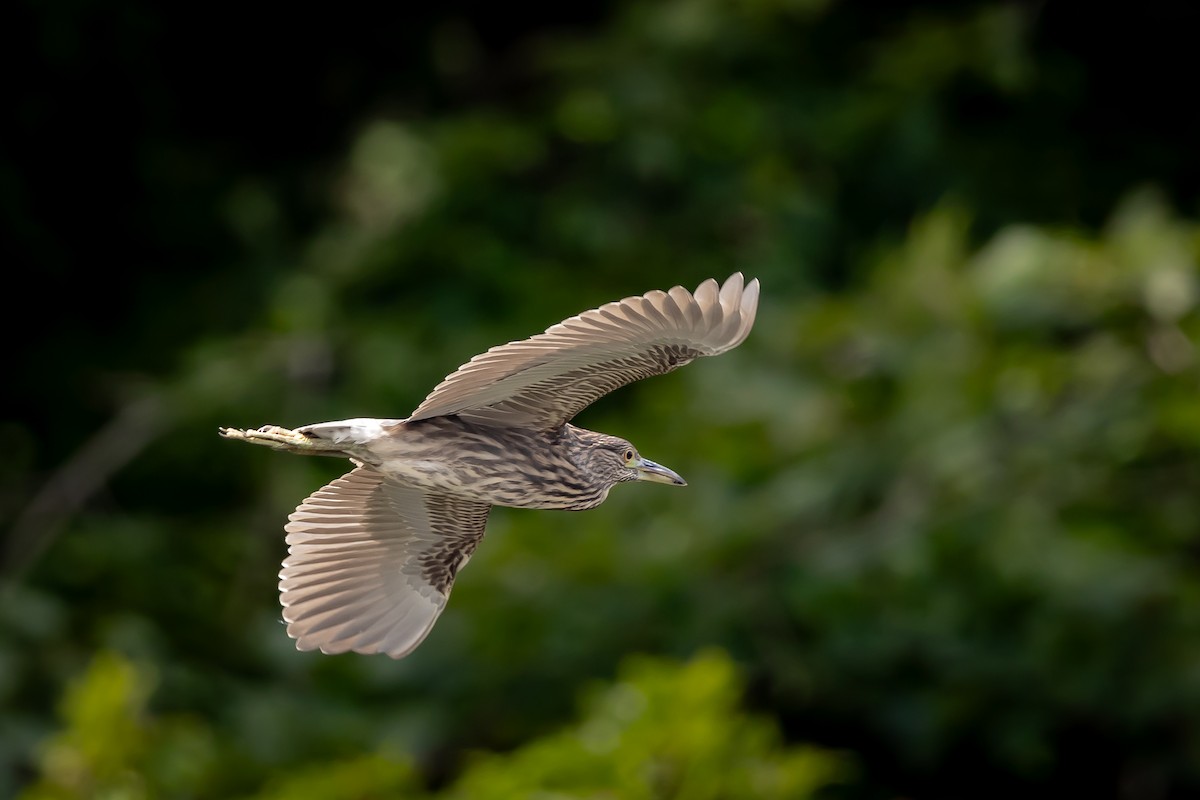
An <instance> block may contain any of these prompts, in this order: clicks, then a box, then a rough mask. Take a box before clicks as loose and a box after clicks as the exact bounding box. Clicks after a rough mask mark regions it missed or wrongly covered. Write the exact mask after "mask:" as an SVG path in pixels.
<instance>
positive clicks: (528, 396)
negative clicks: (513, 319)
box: [409, 272, 758, 429]
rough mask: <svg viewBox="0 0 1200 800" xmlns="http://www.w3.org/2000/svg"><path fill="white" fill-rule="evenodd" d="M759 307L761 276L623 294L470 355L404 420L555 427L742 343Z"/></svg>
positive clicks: (710, 280)
mask: <svg viewBox="0 0 1200 800" xmlns="http://www.w3.org/2000/svg"><path fill="white" fill-rule="evenodd" d="M757 309H758V280H757V279H756V280H752V281H750V283H749V284H746V285H744V286H743V282H742V274H741V273H740V272H739V273H736V274H735V275H733V276H732V277H730V278H729V280H727V281H725V285H724V286H721V287H720V288H719V289H718V287H717V282H716V281H714V280H712V279H711V278H710V279H709V280H707V281H705V282H704V283H702V284H700V286H699V287H698V288H697V289H696V292H695V294H692V293H690V292H688V291H687V290H686V289H684V288H683V287H681V286H676V287H675V288H673V289H671V290H670V291H669V292H662V291H653V292H647V293H646V294H644V295H642V296H641V297H627V298H625V299H624V300H619V301H617V302H615V303H608V304H606V305H603V306H600V308H596V309H592V310H591V311H585V312H583V313H582V314H580V315H578V316H575V317H571V318H570V319H567V320H564V321H563V322H560V323H559V324H557V325H554V326H552V327H550V328H548V329H547V330H546V332H545V333H539V334H538V335H536V336H532V337H530V338H528V339H525V340H523V341H519V342H510V343H509V344H504V345H500V346H498V347H493V348H492V349H490V350H488V351H487V352H486V353H481V354H480V355H477V356H475V357H474V358H472V359H471V360H470V361H468V362H467V363H466V364H463V365H462V366H461V367H459V368H458V370H457V371H455V372H454V373H453V374H451V375H450V376H449V377H447V378H446V379H445V380H444V381H442V382H441V383H440V384H438V386H437V388H435V389H434V390H433V392H431V393H430V395H429V396H428V397H426V398H425V402H423V403H421V405H420V406H419V407H418V408H417V410H416V411H414V412H413V414H412V416H411V417H410V418H409V419H410V420H418V419H427V418H429V417H438V416H443V415H447V414H458V415H459V416H461V417H465V418H467V419H470V420H472V421H477V422H483V423H488V424H492V425H513V426H518V425H519V426H526V427H535V428H542V429H546V428H554V427H557V426H559V425H561V424H562V423H564V422H567V421H568V420H570V419H571V418H572V417H574V416H575V415H576V414H578V413H579V412H580V411H582V410H583V409H584V408H586V407H587V406H588V405H590V404H591V403H592V402H594V401H595V400H597V399H598V398H600V397H603V396H604V395H606V394H608V393H609V392H611V391H613V390H614V389H618V388H620V387H622V386H625V385H627V384H630V383H633V382H634V381H636V380H641V379H642V378H648V377H650V376H651V375H662V374H663V373H665V372H670V371H671V370H673V369H675V368H676V367H680V366H682V365H684V364H686V363H688V362H689V361H691V360H692V359H694V358H697V357H698V356H712V355H717V354H718V353H723V352H725V351H726V350H731V349H733V348H734V347H737V346H738V345H739V344H741V343H742V340H744V339H745V338H746V336H747V335H748V334H749V333H750V328H751V326H752V325H753V324H754V314H755V312H756V311H757Z"/></svg>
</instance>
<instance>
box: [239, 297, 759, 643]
mask: <svg viewBox="0 0 1200 800" xmlns="http://www.w3.org/2000/svg"><path fill="white" fill-rule="evenodd" d="M758 291H759V287H758V281H757V280H752V281H750V282H749V283H748V284H747V283H744V280H743V278H742V275H741V273H737V274H735V275H733V276H732V277H730V278H729V279H728V280H727V281H725V283H724V285H722V286H718V285H717V282H716V281H714V280H712V279H709V280H706V281H705V282H704V283H702V284H700V286H699V287H698V288H697V289H696V291H695V292H688V291H687V290H686V289H684V288H682V287H680V286H676V287H675V288H673V289H671V290H670V291H667V292H663V291H652V292H647V293H646V294H644V295H642V296H641V297H627V298H625V299H624V300H618V301H616V302H613V303H607V304H605V305H603V306H600V307H599V308H595V309H592V310H591V311H585V312H583V313H582V314H579V315H578V316H574V317H571V318H570V319H566V320H563V321H562V322H560V323H558V324H557V325H554V326H551V327H550V328H548V329H547V330H546V332H545V333H539V334H537V335H536V336H531V337H530V338H528V339H524V340H522V341H517V342H510V343H508V344H503V345H499V346H497V347H493V348H491V349H490V350H488V351H487V352H485V353H481V354H479V355H477V356H475V357H474V358H472V359H471V360H470V361H468V362H467V363H466V364H463V365H462V366H461V367H459V368H458V370H456V371H455V372H453V373H452V374H451V375H449V376H448V377H447V378H446V379H445V380H443V381H442V382H441V383H440V384H438V386H437V387H436V388H435V389H434V390H433V391H432V392H431V393H430V394H429V396H428V397H426V398H425V401H424V402H423V403H421V405H420V406H418V407H417V410H416V411H414V412H413V413H412V415H411V416H410V417H408V418H407V419H374V418H360V419H346V420H339V421H337V422H320V423H316V424H314V425H305V426H303V427H300V428H296V429H295V430H290V429H288V428H281V427H278V426H275V425H266V426H263V427H261V428H258V429H257V430H243V429H241V428H220V429H218V430H219V432H220V434H221V436H224V437H225V438H227V439H238V440H241V441H245V442H250V443H252V444H259V445H265V446H267V447H271V448H273V449H276V450H283V451H286V452H290V453H299V454H306V455H326V456H340V457H344V458H348V459H350V460H351V462H353V463H354V468H353V469H352V470H350V472H348V473H346V474H345V475H343V476H342V477H340V478H338V479H337V480H335V481H333V482H332V483H330V484H328V485H327V486H325V487H323V488H321V489H318V490H317V491H316V492H314V493H313V494H311V495H309V497H308V498H307V499H306V500H305V501H304V502H302V503H301V504H300V505H299V506H297V508H296V510H295V511H294V512H292V514H291V515H290V516H289V517H288V523H287V525H286V526H285V527H284V530H285V531H286V532H287V544H288V556H287V558H286V559H285V560H284V562H283V569H282V570H281V571H280V573H279V592H280V603H281V604H282V605H283V618H284V620H285V621H286V622H287V632H288V635H289V636H291V637H292V638H294V639H295V640H296V647H297V648H298V649H300V650H321V651H322V652H324V653H344V652H348V651H353V652H358V653H386V654H387V655H389V656H391V657H392V658H401V657H403V656H406V655H408V654H409V653H411V652H412V651H413V649H415V648H416V647H417V645H419V644H420V643H421V642H422V640H424V639H425V637H426V636H427V635H428V634H429V631H430V629H431V628H432V627H433V623H434V622H435V621H436V620H437V618H438V615H439V614H441V612H442V609H443V608H445V606H446V601H447V599H448V598H449V597H450V589H451V587H452V585H453V583H454V578H455V576H456V575H457V574H458V571H459V570H461V569H462V568H463V566H464V565H465V564H466V563H467V560H468V559H469V558H470V557H471V554H472V553H473V552H475V548H476V546H478V544H479V541H480V539H482V538H483V529H484V526H485V525H486V524H487V516H488V511H489V510H490V509H491V507H492V506H494V505H496V506H511V507H516V508H547V509H569V510H581V509H587V508H594V507H596V506H598V505H600V504H601V503H602V502H604V499H605V498H606V497H607V496H608V492H609V490H610V489H611V488H612V487H613V486H615V485H616V484H618V483H623V482H626V481H651V482H654V483H665V484H671V485H675V486H684V485H686V484H685V482H684V480H683V478H681V477H679V475H677V474H676V473H674V472H672V471H671V470H669V469H667V468H666V467H664V466H662V465H661V464H656V463H655V462H653V461H651V460H649V459H647V458H643V457H642V456H641V454H640V453H639V452H638V450H637V448H636V447H634V446H633V445H632V444H630V443H629V442H627V441H626V440H624V439H621V438H618V437H616V436H609V435H607V434H603V433H596V432H594V431H589V430H587V429H585V428H580V427H577V426H575V425H572V424H571V419H573V418H574V417H575V415H576V414H578V413H579V412H580V411H582V410H583V409H584V408H586V407H587V406H588V405H590V404H591V403H593V402H595V401H596V400H597V399H599V398H600V397H603V396H604V395H606V394H608V393H609V392H611V391H613V390H614V389H618V388H620V387H622V386H626V385H628V384H630V383H633V382H634V381H637V380H641V379H642V378H648V377H650V376H652V375H662V374H665V373H667V372H670V371H671V370H673V369H676V368H678V367H681V366H683V365H684V364H687V363H688V362H690V361H692V360H693V359H695V358H698V357H700V356H713V355H717V354H718V353H724V352H725V351H727V350H731V349H733V348H734V347H737V346H738V345H739V344H741V343H742V341H743V340H744V339H745V338H746V336H747V335H748V334H749V333H750V328H751V326H752V325H753V324H754V315H755V312H756V310H757V308H758Z"/></svg>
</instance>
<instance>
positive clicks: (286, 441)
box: [217, 425, 329, 453]
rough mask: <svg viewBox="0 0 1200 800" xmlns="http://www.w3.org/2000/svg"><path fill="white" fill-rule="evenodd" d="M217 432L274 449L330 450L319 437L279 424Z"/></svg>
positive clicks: (300, 451) (227, 429)
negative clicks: (306, 434) (282, 426)
mask: <svg viewBox="0 0 1200 800" xmlns="http://www.w3.org/2000/svg"><path fill="white" fill-rule="evenodd" d="M217 432H218V433H219V434H221V436H223V437H225V438H226V439H240V440H242V441H243V442H250V443H251V444H261V445H265V446H266V447H270V448H272V449H273V450H287V451H289V452H292V453H304V452H312V451H314V450H328V449H329V447H328V444H327V443H325V442H322V441H320V440H318V439H311V438H309V437H308V436H305V435H304V434H303V433H300V432H299V431H293V430H290V429H288V428H281V427H279V426H278V425H263V426H262V427H261V428H258V429H257V430H248V429H247V430H243V429H242V428H217Z"/></svg>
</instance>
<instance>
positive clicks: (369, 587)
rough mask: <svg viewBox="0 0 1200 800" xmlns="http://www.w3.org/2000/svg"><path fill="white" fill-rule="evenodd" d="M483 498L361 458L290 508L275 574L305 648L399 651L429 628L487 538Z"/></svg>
mask: <svg viewBox="0 0 1200 800" xmlns="http://www.w3.org/2000/svg"><path fill="white" fill-rule="evenodd" d="M489 508H490V507H489V506H488V504H486V503H478V502H472V501H469V500H461V499H458V498H454V497H449V496H444V495H436V494H430V493H426V492H423V491H421V490H420V489H416V488H413V487H410V486H403V485H401V484H398V483H395V482H392V481H389V480H386V479H385V478H384V477H383V476H382V475H380V474H379V473H378V472H376V471H375V470H373V469H371V468H370V467H365V466H359V467H357V468H355V469H354V470H353V471H351V472H350V473H348V474H346V475H343V476H342V477H341V478H338V479H337V480H335V481H333V482H332V483H330V484H329V485H327V486H325V487H324V488H322V489H319V490H317V491H316V492H314V493H313V494H312V495H310V496H309V497H308V499H306V500H305V501H304V502H303V503H301V504H300V506H299V507H297V509H296V510H295V511H294V512H293V513H292V514H291V516H290V517H288V520H289V521H288V524H287V526H286V527H285V530H286V531H287V543H288V557H287V559H286V560H285V561H284V562H283V569H282V571H281V572H280V573H279V579H280V580H279V592H280V595H279V596H280V602H281V603H282V604H283V618H284V620H286V621H287V623H288V634H289V635H290V636H292V638H294V639H296V647H297V648H299V649H301V650H318V649H319V650H321V651H322V652H325V653H344V652H346V651H349V650H353V651H356V652H359V653H387V654H388V655H390V656H392V657H393V658H400V657H401V656H404V655H407V654H408V653H410V652H412V650H413V648H415V647H416V646H417V645H418V644H420V643H421V641H422V640H423V639H424V638H425V636H426V635H428V633H429V631H430V629H431V628H432V627H433V623H434V622H435V621H437V618H438V615H440V614H441V613H442V609H443V608H445V606H446V600H447V599H448V598H449V596H450V589H451V587H452V586H453V583H454V577H455V575H456V574H457V572H458V570H459V569H460V568H461V567H462V566H463V565H464V564H465V563H466V561H467V559H468V558H470V556H471V553H473V552H474V551H475V547H476V546H477V545H478V544H479V540H480V539H481V538H482V537H483V530H484V527H485V525H486V524H487V515H488V510H489Z"/></svg>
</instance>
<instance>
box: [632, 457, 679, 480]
mask: <svg viewBox="0 0 1200 800" xmlns="http://www.w3.org/2000/svg"><path fill="white" fill-rule="evenodd" d="M629 466H631V467H633V468H634V469H636V470H637V474H638V476H637V479H638V480H639V481H653V482H654V483H669V484H671V485H672V486H687V481H685V480H684V479H683V478H681V477H679V474H678V473H676V472H674V471H672V470H669V469H667V468H666V467H664V466H663V465H662V464H655V463H654V462H653V461H651V460H650V459H648V458H639V459H637V460H636V461H633V462H632V463H630V465H629Z"/></svg>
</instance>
